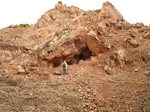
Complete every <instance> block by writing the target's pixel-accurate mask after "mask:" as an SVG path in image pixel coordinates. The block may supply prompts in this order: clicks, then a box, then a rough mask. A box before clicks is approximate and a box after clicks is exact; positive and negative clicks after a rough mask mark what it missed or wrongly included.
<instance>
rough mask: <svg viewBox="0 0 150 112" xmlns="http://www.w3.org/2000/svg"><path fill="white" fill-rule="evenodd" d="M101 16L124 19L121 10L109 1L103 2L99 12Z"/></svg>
mask: <svg viewBox="0 0 150 112" xmlns="http://www.w3.org/2000/svg"><path fill="white" fill-rule="evenodd" d="M99 16H100V17H103V18H111V19H113V20H115V21H117V20H118V21H120V20H122V19H123V17H122V15H121V14H120V12H119V11H118V10H117V9H115V7H114V6H113V5H112V4H111V3H109V2H105V3H103V7H102V9H101V12H100V13H99Z"/></svg>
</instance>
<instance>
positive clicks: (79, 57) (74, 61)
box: [66, 47, 92, 65]
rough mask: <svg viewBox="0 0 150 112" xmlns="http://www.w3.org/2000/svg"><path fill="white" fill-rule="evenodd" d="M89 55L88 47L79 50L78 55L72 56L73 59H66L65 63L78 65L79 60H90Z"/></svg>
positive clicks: (90, 53)
mask: <svg viewBox="0 0 150 112" xmlns="http://www.w3.org/2000/svg"><path fill="white" fill-rule="evenodd" d="M91 55H92V52H91V51H90V50H89V48H88V47H86V48H83V49H82V50H81V52H80V54H78V55H74V57H73V58H70V59H67V60H66V61H67V63H68V65H72V64H78V63H79V61H80V60H87V59H89V58H90V56H91Z"/></svg>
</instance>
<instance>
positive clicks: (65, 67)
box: [61, 61, 68, 75]
mask: <svg viewBox="0 0 150 112" xmlns="http://www.w3.org/2000/svg"><path fill="white" fill-rule="evenodd" d="M67 66H68V65H67V63H66V61H64V62H63V63H62V64H61V68H62V74H63V75H65V74H66V73H67Z"/></svg>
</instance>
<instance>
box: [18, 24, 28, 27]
mask: <svg viewBox="0 0 150 112" xmlns="http://www.w3.org/2000/svg"><path fill="white" fill-rule="evenodd" d="M19 26H20V27H27V26H29V24H28V23H25V24H20V25H19Z"/></svg>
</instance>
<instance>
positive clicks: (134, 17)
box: [0, 0, 150, 28]
mask: <svg viewBox="0 0 150 112" xmlns="http://www.w3.org/2000/svg"><path fill="white" fill-rule="evenodd" d="M58 1H62V3H63V4H66V5H67V6H71V5H74V6H77V7H79V8H80V9H83V10H96V9H101V8H102V4H103V3H104V2H106V1H109V2H110V3H112V4H113V5H114V6H115V8H116V9H117V10H118V11H119V12H120V13H121V14H122V15H123V17H124V19H125V20H126V21H128V22H129V23H137V22H142V23H144V24H145V25H149V24H150V14H149V11H150V4H149V3H150V0H79V1H78V0H0V28H4V27H8V26H9V25H16V24H21V23H23V24H24V23H28V24H35V23H36V22H37V21H38V19H39V18H40V17H41V15H43V14H44V13H45V12H47V11H48V10H49V9H52V8H54V7H55V4H57V3H58Z"/></svg>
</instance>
